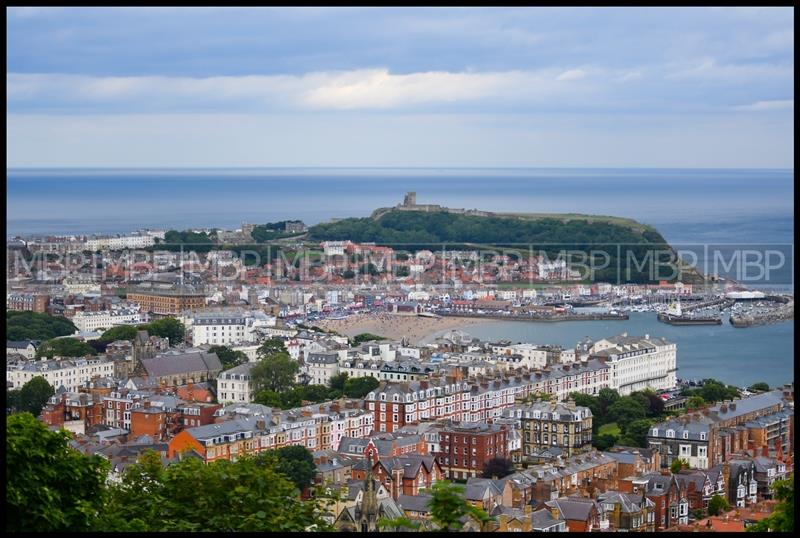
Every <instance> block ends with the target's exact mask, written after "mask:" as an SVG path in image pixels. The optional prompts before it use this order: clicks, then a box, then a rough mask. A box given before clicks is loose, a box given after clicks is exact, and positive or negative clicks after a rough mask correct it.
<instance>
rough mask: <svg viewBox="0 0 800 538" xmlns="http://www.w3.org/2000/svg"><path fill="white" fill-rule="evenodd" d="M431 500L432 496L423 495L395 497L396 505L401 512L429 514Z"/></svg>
mask: <svg viewBox="0 0 800 538" xmlns="http://www.w3.org/2000/svg"><path fill="white" fill-rule="evenodd" d="M432 498H433V496H432V495H427V494H424V493H423V494H420V495H399V496H398V497H397V504H398V505H400V508H402V509H403V510H409V511H412V512H420V513H428V512H430V506H429V505H430V502H431V499H432Z"/></svg>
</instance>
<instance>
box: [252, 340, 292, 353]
mask: <svg viewBox="0 0 800 538" xmlns="http://www.w3.org/2000/svg"><path fill="white" fill-rule="evenodd" d="M288 352H289V351H288V350H287V349H286V346H285V345H284V344H283V340H281V339H280V338H277V337H274V338H270V339H269V340H266V341H265V342H264V343H263V344H261V345H260V346H259V348H258V351H256V354H257V355H258V356H259V357H269V356H271V355H275V354H277V353H288Z"/></svg>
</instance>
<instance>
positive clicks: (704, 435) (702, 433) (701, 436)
mask: <svg viewBox="0 0 800 538" xmlns="http://www.w3.org/2000/svg"><path fill="white" fill-rule="evenodd" d="M700 440H701V441H705V440H706V432H700Z"/></svg>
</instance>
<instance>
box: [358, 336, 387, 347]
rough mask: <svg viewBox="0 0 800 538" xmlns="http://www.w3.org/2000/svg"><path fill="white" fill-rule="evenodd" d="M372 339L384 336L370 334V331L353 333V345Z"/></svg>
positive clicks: (382, 338) (379, 338)
mask: <svg viewBox="0 0 800 538" xmlns="http://www.w3.org/2000/svg"><path fill="white" fill-rule="evenodd" d="M373 340H384V337H383V336H378V335H377V334H371V333H361V334H357V335H355V336H354V337H353V345H354V346H357V345H358V344H361V343H364V342H371V341H373Z"/></svg>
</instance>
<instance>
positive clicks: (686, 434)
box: [683, 430, 689, 439]
mask: <svg viewBox="0 0 800 538" xmlns="http://www.w3.org/2000/svg"><path fill="white" fill-rule="evenodd" d="M683 438H684V439H688V438H689V432H688V431H686V430H684V431H683Z"/></svg>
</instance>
